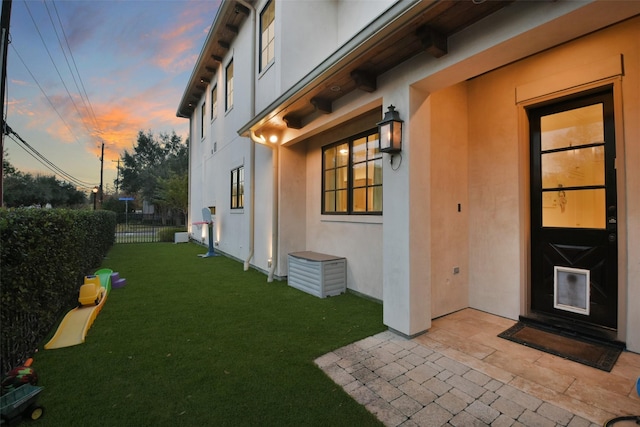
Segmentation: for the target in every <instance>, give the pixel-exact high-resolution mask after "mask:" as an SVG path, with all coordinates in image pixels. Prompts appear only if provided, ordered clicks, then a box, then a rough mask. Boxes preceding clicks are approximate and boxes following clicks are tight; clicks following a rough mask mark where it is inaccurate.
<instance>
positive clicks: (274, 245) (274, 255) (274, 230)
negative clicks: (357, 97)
mask: <svg viewBox="0 0 640 427" xmlns="http://www.w3.org/2000/svg"><path fill="white" fill-rule="evenodd" d="M236 1H237V2H238V3H240V4H242V5H243V6H246V7H247V8H249V9H250V10H251V16H252V18H251V28H252V32H253V33H252V38H251V117H252V119H254V118H255V114H256V113H255V108H256V55H257V52H256V9H255V8H254V7H253V5H251V4H249V3H247V2H246V1H244V0H236ZM249 134H250V136H251V171H250V174H251V178H250V183H251V194H250V195H249V198H250V201H251V207H250V208H249V255H248V256H247V259H246V260H245V262H244V270H245V271H247V270H248V269H249V265H250V264H249V262H250V261H251V259H252V258H253V253H254V246H255V245H254V243H255V218H256V211H255V209H256V207H255V200H256V188H255V183H256V180H255V176H256V167H255V160H256V143H260V144H264V145H266V144H265V143H266V141H265V139H264V137H262V136H260V137H259V136H257V135H256V134H255V132H254V131H250V132H249ZM267 146H269V145H267ZM270 148H271V147H270ZM272 150H273V160H272V162H273V213H272V215H273V218H272V225H271V265H270V266H269V275H268V276H267V282H269V283H271V282H273V276H274V273H275V270H276V262H277V259H278V252H277V250H278V154H279V152H278V147H274V148H272Z"/></svg>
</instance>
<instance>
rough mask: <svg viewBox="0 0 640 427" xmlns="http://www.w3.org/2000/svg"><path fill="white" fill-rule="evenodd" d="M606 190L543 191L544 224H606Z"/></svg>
mask: <svg viewBox="0 0 640 427" xmlns="http://www.w3.org/2000/svg"><path fill="white" fill-rule="evenodd" d="M605 215H606V200H605V190H604V188H601V189H595V190H593V189H589V190H566V191H564V190H560V191H544V192H543V193H542V226H543V227H566V228H599V229H603V228H605V226H606V218H605Z"/></svg>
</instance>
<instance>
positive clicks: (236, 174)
mask: <svg viewBox="0 0 640 427" xmlns="http://www.w3.org/2000/svg"><path fill="white" fill-rule="evenodd" d="M242 208H244V166H240V167H237V168H235V169H232V170H231V209H242Z"/></svg>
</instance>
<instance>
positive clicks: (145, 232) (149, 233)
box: [116, 213, 180, 243]
mask: <svg viewBox="0 0 640 427" xmlns="http://www.w3.org/2000/svg"><path fill="white" fill-rule="evenodd" d="M176 227H180V226H176V225H173V224H171V225H166V224H164V225H163V224H162V218H160V217H157V216H154V215H153V214H138V213H128V214H124V213H121V214H118V219H117V225H116V243H154V242H162V241H173V231H174V230H175V229H176Z"/></svg>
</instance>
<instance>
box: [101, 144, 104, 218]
mask: <svg viewBox="0 0 640 427" xmlns="http://www.w3.org/2000/svg"><path fill="white" fill-rule="evenodd" d="M103 172H104V141H102V152H101V153H100V209H102V202H103V201H104V191H103V190H102V176H103Z"/></svg>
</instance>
